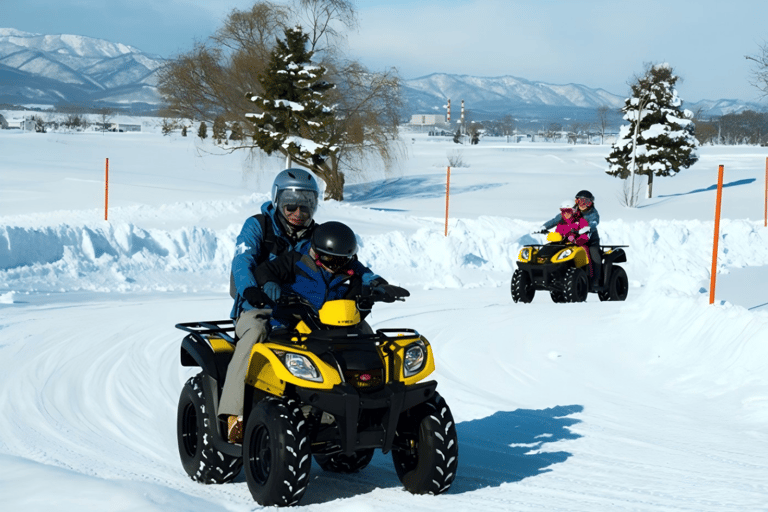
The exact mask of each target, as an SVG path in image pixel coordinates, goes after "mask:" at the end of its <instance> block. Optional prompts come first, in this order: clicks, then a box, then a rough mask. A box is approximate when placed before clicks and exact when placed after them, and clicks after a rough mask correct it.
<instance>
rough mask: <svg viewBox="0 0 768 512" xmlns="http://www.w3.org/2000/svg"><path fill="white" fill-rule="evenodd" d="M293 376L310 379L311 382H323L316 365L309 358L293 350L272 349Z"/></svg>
mask: <svg viewBox="0 0 768 512" xmlns="http://www.w3.org/2000/svg"><path fill="white" fill-rule="evenodd" d="M274 352H275V354H277V356H278V357H279V358H280V360H281V361H282V362H283V365H285V367H286V368H287V369H288V371H289V372H291V374H292V375H293V376H294V377H298V378H299V379H304V380H311V381H312V382H323V376H322V375H320V371H319V370H318V369H317V366H315V364H314V363H313V362H312V360H311V359H310V358H308V357H307V356H304V355H302V354H296V353H295V352H283V351H282V350H276V351H274Z"/></svg>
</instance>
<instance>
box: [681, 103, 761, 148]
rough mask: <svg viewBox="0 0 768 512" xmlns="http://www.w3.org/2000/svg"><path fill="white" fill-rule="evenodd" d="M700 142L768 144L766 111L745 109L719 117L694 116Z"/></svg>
mask: <svg viewBox="0 0 768 512" xmlns="http://www.w3.org/2000/svg"><path fill="white" fill-rule="evenodd" d="M694 123H695V124H696V138H697V139H698V140H699V143H700V144H726V145H738V144H752V145H761V146H766V145H768V113H766V112H755V111H752V110H745V111H743V112H739V113H733V114H725V115H724V116H720V117H712V118H709V119H701V118H699V116H698V115H697V116H696V118H694Z"/></svg>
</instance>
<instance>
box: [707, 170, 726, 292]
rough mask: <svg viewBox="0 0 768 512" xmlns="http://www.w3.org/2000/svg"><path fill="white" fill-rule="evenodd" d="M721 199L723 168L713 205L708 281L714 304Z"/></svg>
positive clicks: (719, 171) (719, 174)
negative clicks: (712, 232)
mask: <svg viewBox="0 0 768 512" xmlns="http://www.w3.org/2000/svg"><path fill="white" fill-rule="evenodd" d="M722 198H723V166H722V165H721V166H720V168H719V170H718V173H717V203H716V204H715V241H714V245H713V246H712V273H711V276H710V280H709V303H710V304H714V303H715V284H716V281H717V279H716V277H717V244H718V242H719V241H720V203H721V201H722Z"/></svg>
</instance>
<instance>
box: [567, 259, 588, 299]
mask: <svg viewBox="0 0 768 512" xmlns="http://www.w3.org/2000/svg"><path fill="white" fill-rule="evenodd" d="M563 284H564V285H565V286H564V287H563V298H564V299H565V302H584V301H585V300H587V294H588V293H589V281H588V280H587V273H586V272H584V271H583V270H582V269H580V268H578V267H571V268H569V269H568V270H566V271H565V277H564V278H563Z"/></svg>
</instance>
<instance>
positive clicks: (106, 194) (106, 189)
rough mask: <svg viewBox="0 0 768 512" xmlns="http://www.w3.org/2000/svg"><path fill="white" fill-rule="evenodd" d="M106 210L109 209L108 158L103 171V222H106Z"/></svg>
mask: <svg viewBox="0 0 768 512" xmlns="http://www.w3.org/2000/svg"><path fill="white" fill-rule="evenodd" d="M108 208H109V158H107V163H106V168H105V170H104V220H107V211H108Z"/></svg>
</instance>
